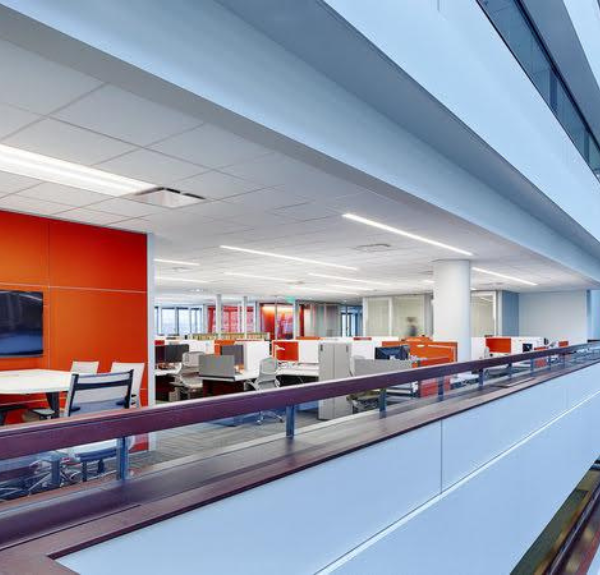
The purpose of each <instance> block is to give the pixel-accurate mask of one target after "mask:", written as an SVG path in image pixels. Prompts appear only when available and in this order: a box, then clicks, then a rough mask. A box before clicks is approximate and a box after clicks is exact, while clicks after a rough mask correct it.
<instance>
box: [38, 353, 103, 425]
mask: <svg viewBox="0 0 600 575" xmlns="http://www.w3.org/2000/svg"><path fill="white" fill-rule="evenodd" d="M99 367H100V362H99V361H74V362H72V363H71V369H70V371H71V373H98V368H99ZM31 413H34V414H35V415H37V416H38V417H39V419H52V417H54V415H55V413H54V410H53V409H51V408H49V407H40V408H36V409H32V410H31Z"/></svg>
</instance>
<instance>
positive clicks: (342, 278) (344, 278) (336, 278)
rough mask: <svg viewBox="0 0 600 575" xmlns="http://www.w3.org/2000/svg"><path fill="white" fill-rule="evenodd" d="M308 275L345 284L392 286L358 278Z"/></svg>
mask: <svg viewBox="0 0 600 575" xmlns="http://www.w3.org/2000/svg"><path fill="white" fill-rule="evenodd" d="M308 275H309V276H312V277H315V278H325V279H331V280H339V281H345V282H356V283H361V284H368V285H374V286H384V287H390V286H391V285H392V284H389V283H386V282H380V281H375V280H359V279H356V278H348V277H344V276H332V275H329V274H318V273H309V274H308Z"/></svg>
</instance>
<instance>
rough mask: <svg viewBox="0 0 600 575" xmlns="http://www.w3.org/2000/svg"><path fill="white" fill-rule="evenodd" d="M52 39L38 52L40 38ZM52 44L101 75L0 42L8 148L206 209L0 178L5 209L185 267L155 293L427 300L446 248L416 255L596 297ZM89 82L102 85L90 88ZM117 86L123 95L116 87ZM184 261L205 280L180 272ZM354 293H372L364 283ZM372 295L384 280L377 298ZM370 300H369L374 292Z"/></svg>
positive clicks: (426, 207) (443, 220)
mask: <svg viewBox="0 0 600 575" xmlns="http://www.w3.org/2000/svg"><path fill="white" fill-rule="evenodd" d="M1 29H2V28H1V24H0V30H1ZM43 30H44V29H43V28H42V33H41V36H35V39H39V38H40V37H43V35H44V33H43ZM46 33H47V34H50V38H49V40H51V42H50V44H49V45H50V46H52V47H53V48H54V49H56V50H58V52H60V53H61V54H62V55H63V56H64V57H65V58H66V57H67V56H68V57H73V58H74V59H76V60H77V61H78V66H82V65H84V64H86V65H87V64H89V67H90V69H89V70H88V73H86V70H76V69H74V68H73V67H70V66H66V65H64V63H57V62H54V61H50V60H48V59H46V58H43V57H41V56H39V55H37V54H35V53H33V52H30V51H27V50H24V49H22V48H17V47H16V46H13V45H12V44H10V43H8V42H5V41H2V40H0V64H1V63H2V58H4V65H5V66H8V67H10V66H15V65H16V66H18V68H19V71H20V72H19V74H18V75H14V77H13V80H12V82H11V85H10V90H6V91H4V92H3V93H2V94H1V95H0V106H2V111H3V114H2V121H0V143H2V144H6V143H8V142H11V143H12V144H13V145H15V146H16V145H18V146H19V147H22V148H23V149H27V150H30V151H32V152H36V153H42V154H44V153H45V154H48V155H54V156H56V157H58V158H59V159H61V160H64V161H70V162H79V163H81V164H84V165H87V166H93V167H94V168H99V169H103V170H107V171H110V172H112V173H115V174H118V175H122V176H124V177H129V178H139V179H141V180H144V181H149V182H152V183H154V184H156V185H157V186H165V187H173V188H175V189H177V190H181V191H182V192H185V193H193V194H198V195H200V196H204V197H206V198H207V200H206V201H203V202H199V203H196V204H195V205H192V206H188V207H181V208H177V209H168V208H165V207H164V206H162V205H153V204H146V203H141V202H139V201H132V199H131V198H130V197H124V198H108V197H107V196H105V195H103V194H99V193H97V192H93V191H89V190H82V189H77V188H74V187H70V186H65V185H61V184H57V183H48V182H45V183H44V182H40V181H38V180H36V179H32V178H27V177H24V176H16V175H12V174H8V173H4V172H0V209H9V210H15V211H20V212H26V213H37V214H45V215H52V216H55V217H59V218H65V219H70V220H74V221H80V222H86V223H91V224H97V225H105V226H114V227H118V228H122V229H128V230H134V231H140V232H152V233H154V234H156V238H157V242H156V246H157V257H159V258H160V259H164V260H173V261H174V262H175V263H173V262H171V263H169V262H157V264H156V270H157V275H158V276H160V277H162V278H167V279H161V280H159V281H158V286H159V291H161V292H165V290H167V291H169V292H170V291H172V290H181V291H182V292H183V293H189V294H200V295H202V294H212V293H225V294H239V293H240V291H241V288H243V291H244V292H245V293H248V294H249V295H255V296H262V297H273V296H276V295H279V296H281V297H287V296H299V295H301V296H302V297H303V298H305V299H306V298H307V296H309V294H310V297H314V298H316V299H327V300H330V301H340V300H343V299H347V298H353V300H356V299H357V298H358V299H360V296H356V295H354V292H360V294H361V295H385V294H395V293H416V292H423V291H427V289H429V290H430V289H431V287H430V286H429V288H427V284H424V283H423V280H424V279H428V278H430V277H431V262H432V261H433V260H435V259H438V258H445V257H448V256H449V254H448V252H447V250H446V249H444V248H443V247H440V246H435V245H427V244H424V243H422V242H419V241H418V240H415V237H416V236H422V237H427V238H432V239H435V240H436V241H438V242H442V243H444V244H448V245H453V246H461V247H464V248H465V249H466V250H468V251H470V252H473V253H474V261H475V262H476V263H477V264H478V265H479V266H480V267H481V268H485V269H492V270H494V271H496V272H498V273H503V274H506V275H508V276H513V277H522V278H523V279H526V280H529V281H532V282H534V283H537V284H539V287H538V288H537V289H546V290H548V289H566V288H571V289H573V288H583V287H589V286H591V285H593V284H590V283H589V282H586V280H585V279H583V278H582V277H581V276H580V275H578V274H576V273H573V272H572V271H569V270H567V269H566V268H564V267H563V266H560V265H557V264H556V263H554V262H551V261H550V260H548V259H546V258H543V257H541V256H539V255H535V254H533V253H532V252H530V251H527V250H525V249H523V248H521V247H520V246H517V245H515V244H513V243H510V242H508V241H505V240H503V239H501V238H500V237H498V236H495V235H493V234H491V233H489V232H487V231H485V230H483V229H481V228H479V227H477V226H475V225H473V224H470V223H468V222H466V221H465V220H462V219H460V218H458V217H456V216H453V215H452V214H449V213H448V212H445V211H443V210H441V209H439V208H436V207H434V206H432V205H431V204H428V203H426V202H424V201H422V200H419V199H417V198H415V197H414V196H411V195H409V194H404V193H402V194H401V193H398V191H397V190H395V189H394V190H391V189H390V193H389V194H388V195H385V194H381V193H374V192H373V191H372V190H371V189H370V188H369V187H364V186H361V185H359V184H358V183H357V182H356V181H354V182H352V181H349V179H348V178H344V177H337V175H336V174H332V173H331V171H330V172H325V171H323V170H321V169H318V168H316V167H315V166H313V165H309V163H306V162H303V161H299V160H298V159H295V158H292V157H290V155H286V154H285V153H283V152H285V151H288V150H290V149H292V148H293V150H292V151H297V150H296V147H295V146H296V145H295V144H294V145H293V146H292V145H291V143H290V142H289V141H287V140H286V139H284V138H281V137H278V136H276V135H275V134H272V133H269V134H268V135H269V138H264V139H262V140H261V141H260V143H257V142H256V141H255V140H256V139H255V138H254V139H250V138H246V137H243V134H244V130H245V129H246V128H247V126H248V125H249V122H248V121H247V120H244V119H241V118H239V117H236V116H235V115H233V114H231V113H229V112H226V111H224V110H222V109H219V108H218V107H216V106H214V105H212V104H209V103H204V104H203V105H202V106H199V105H198V103H199V102H200V99H199V98H197V97H195V96H192V95H190V94H187V93H185V92H183V91H181V90H177V89H176V88H174V87H173V86H171V85H168V84H166V83H164V82H162V81H160V80H158V79H156V78H150V77H148V75H146V74H144V73H143V72H141V71H139V70H136V69H134V68H131V67H128V66H127V65H125V64H123V63H122V62H115V61H113V60H112V59H110V58H107V57H105V56H102V57H99V53H98V52H97V51H95V50H91V49H89V48H85V47H83V46H82V47H81V48H82V50H81V51H73V50H72V48H73V45H72V40H70V39H68V38H65V37H62V36H61V35H58V38H59V41H58V44H55V43H54V42H53V41H54V40H55V39H56V37H57V33H56V32H53V31H48V30H46ZM62 50H64V53H63V52H62ZM90 50H91V51H90ZM0 67H1V66H0ZM84 67H85V66H84ZM92 71H93V72H94V73H95V74H94V77H92V76H91V75H89V74H91V73H92ZM99 77H101V78H102V80H98V78H99ZM109 78H112V79H114V81H115V82H117V81H118V82H119V84H120V85H118V86H117V85H116V84H115V83H107V80H108V79H109ZM130 83H131V84H130ZM123 85H126V86H127V87H131V88H132V89H134V88H135V90H139V89H140V87H141V86H151V87H152V88H153V89H152V90H149V93H150V92H151V93H152V96H153V100H149V99H146V98H143V97H141V96H140V94H139V92H138V93H133V92H132V91H128V90H125V89H123ZM32 87H34V88H35V90H34V91H33V93H31V91H32ZM135 90H134V91H135ZM174 93H175V94H176V95H179V96H180V98H175V100H176V101H177V106H172V105H170V102H171V101H172V99H173V94H174ZM23 94H25V95H27V96H28V98H29V99H24V98H23ZM200 112H202V113H200ZM155 118H158V120H157V121H156V122H154V119H155ZM117 120H118V121H117ZM148 124H152V125H151V126H148ZM229 124H231V126H232V129H229V128H228V126H229ZM251 126H252V130H247V131H249V132H251V133H252V135H256V132H257V130H258V131H260V130H261V128H260V127H257V126H256V125H254V124H252V125H251ZM265 133H266V131H265ZM259 139H260V138H259ZM267 144H270V145H267ZM311 157H312V159H313V160H314V159H315V157H316V156H314V155H313V156H311ZM322 163H323V162H322ZM327 167H328V168H329V167H331V166H329V165H328V166H327ZM342 173H345V172H344V171H343V170H340V174H342ZM363 180H364V179H363ZM364 182H365V183H369V182H368V180H364ZM347 212H351V213H355V214H359V215H361V216H364V217H366V218H369V219H371V220H374V221H379V222H382V223H383V224H386V225H389V226H393V227H395V228H398V229H402V230H406V231H407V232H409V233H410V234H411V235H412V236H413V237H410V236H409V237H401V236H398V235H397V234H390V233H389V232H387V231H386V230H385V229H374V228H372V227H369V226H365V225H362V224H360V223H357V222H353V221H348V220H346V219H344V218H343V217H342V216H343V214H344V213H347ZM221 245H230V246H242V247H244V248H250V249H253V250H254V251H257V252H260V251H263V252H266V251H271V252H276V253H279V254H282V255H286V254H287V255H292V256H294V255H295V256H301V257H302V258H304V259H305V260H315V261H321V262H334V263H335V262H338V263H339V264H341V265H344V266H346V267H347V268H357V270H356V271H351V272H349V273H352V274H354V276H353V278H352V279H351V280H348V279H347V278H346V279H344V278H343V277H332V278H327V277H319V276H315V275H311V272H315V266H314V265H313V264H311V263H309V262H306V261H305V262H298V261H293V260H288V261H286V260H284V259H273V258H265V257H263V256H261V255H260V254H248V253H235V252H231V251H228V250H224V249H222V248H221V247H220V246H221ZM186 261H190V262H193V263H197V264H199V265H196V266H194V265H191V266H186V265H183V264H181V262H186ZM331 271H332V272H342V273H337V274H336V273H332V274H330V275H337V276H343V272H344V270H331ZM232 272H233V273H236V274H238V275H231V273H232ZM240 274H244V275H240ZM252 276H254V277H252ZM256 276H262V277H256ZM276 278H279V279H276ZM357 279H358V280H363V282H367V283H361V282H358V283H357V282H356V281H354V282H353V281H352V280H357ZM473 279H474V285H475V287H478V288H480V289H514V290H527V289H530V288H529V287H527V286H519V285H517V284H512V283H510V282H506V281H501V280H499V279H498V278H489V277H487V278H484V277H479V276H476V275H474V278H473ZM280 280H282V281H280ZM289 280H291V281H289ZM369 280H375V281H374V282H373V286H371V285H370V284H369V283H368V282H369ZM205 282H206V283H205ZM346 283H347V284H348V288H347V289H344V287H343V286H345V285H346ZM195 284H198V285H195ZM381 284H385V285H381ZM352 285H354V286H355V287H354V289H353V288H352ZM357 285H358V286H361V287H363V289H362V290H360V289H358V288H357V287H356V286H357ZM340 286H341V287H340ZM371 287H372V290H373V291H368V292H367V291H364V289H371ZM297 288H302V289H297ZM197 290H200V291H197ZM336 290H337V291H336Z"/></svg>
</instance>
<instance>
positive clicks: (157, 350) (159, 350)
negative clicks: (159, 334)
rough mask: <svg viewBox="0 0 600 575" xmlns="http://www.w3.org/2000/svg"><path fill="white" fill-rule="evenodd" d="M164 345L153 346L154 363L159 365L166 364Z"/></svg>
mask: <svg viewBox="0 0 600 575" xmlns="http://www.w3.org/2000/svg"><path fill="white" fill-rule="evenodd" d="M166 347H167V346H166V345H155V346H154V363H156V364H157V365H160V364H161V363H166V359H165V357H166V355H165V348H166Z"/></svg>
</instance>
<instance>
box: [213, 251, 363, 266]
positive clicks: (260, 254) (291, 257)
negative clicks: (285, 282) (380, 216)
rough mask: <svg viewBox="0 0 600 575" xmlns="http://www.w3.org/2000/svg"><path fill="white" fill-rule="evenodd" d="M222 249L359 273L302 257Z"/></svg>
mask: <svg viewBox="0 0 600 575" xmlns="http://www.w3.org/2000/svg"><path fill="white" fill-rule="evenodd" d="M220 247H221V248H222V249H224V250H230V251H234V252H242V253H246V254H253V255H256V256H266V257H269V258H278V259H282V260H291V261H294V262H300V263H304V264H312V265H315V266H327V267H332V268H339V269H343V270H351V271H358V268H354V267H351V266H344V265H342V264H332V263H329V262H321V261H319V260H312V259H309V258H300V257H296V256H286V255H283V254H278V253H274V252H263V251H261V250H251V249H248V248H239V247H237V246H220Z"/></svg>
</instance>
